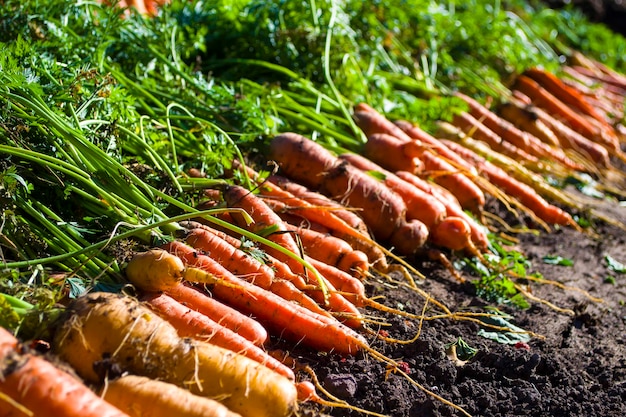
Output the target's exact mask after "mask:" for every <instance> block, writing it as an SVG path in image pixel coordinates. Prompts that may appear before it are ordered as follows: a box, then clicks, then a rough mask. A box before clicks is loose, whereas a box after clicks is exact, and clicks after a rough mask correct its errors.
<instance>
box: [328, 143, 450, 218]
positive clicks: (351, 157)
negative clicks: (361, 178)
mask: <svg viewBox="0 0 626 417" xmlns="http://www.w3.org/2000/svg"><path fill="white" fill-rule="evenodd" d="M339 158H341V159H343V160H345V161H348V162H349V163H350V164H352V165H353V166H355V167H357V168H358V169H360V170H362V171H365V172H376V173H378V174H382V179H381V181H382V182H383V183H384V184H385V185H386V186H387V187H389V188H390V189H391V190H392V191H395V192H396V193H398V194H399V195H400V196H401V197H402V199H403V200H404V202H405V203H406V206H407V211H406V216H407V218H409V219H411V218H412V219H418V220H420V221H422V222H423V223H424V224H425V225H426V227H428V229H429V230H432V229H433V228H434V227H435V226H436V225H437V224H438V223H440V222H441V221H442V220H443V219H444V218H445V216H446V208H445V207H444V205H443V204H442V203H441V202H439V200H437V199H436V198H434V197H433V196H431V195H429V194H426V193H423V192H421V190H419V189H417V188H415V187H414V186H412V185H411V184H409V183H408V182H406V181H404V180H403V179H401V178H399V177H398V176H396V175H395V174H393V173H391V172H389V171H387V170H386V169H384V168H382V167H381V166H379V165H377V164H376V163H374V162H372V161H371V160H369V159H367V158H364V157H363V156H361V155H357V154H342V155H339Z"/></svg>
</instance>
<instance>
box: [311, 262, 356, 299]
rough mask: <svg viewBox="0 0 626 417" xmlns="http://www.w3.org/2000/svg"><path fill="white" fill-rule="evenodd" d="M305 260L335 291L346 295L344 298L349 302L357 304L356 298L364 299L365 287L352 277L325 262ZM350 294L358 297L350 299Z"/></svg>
mask: <svg viewBox="0 0 626 417" xmlns="http://www.w3.org/2000/svg"><path fill="white" fill-rule="evenodd" d="M307 260H309V262H311V264H312V265H313V266H314V267H315V268H316V269H317V270H318V271H319V272H320V273H321V274H322V275H323V276H324V278H326V279H327V280H328V282H329V283H330V284H331V285H332V286H333V287H334V288H335V289H336V290H337V291H340V292H342V293H346V294H344V296H345V297H346V298H347V299H348V300H350V301H351V302H353V303H357V304H359V299H358V297H363V298H365V287H364V286H363V283H362V282H361V281H359V280H358V279H356V278H355V277H353V276H352V275H350V274H348V273H346V272H344V271H342V270H340V269H338V268H335V267H334V266H332V265H329V264H327V263H325V262H322V261H318V260H317V259H314V258H311V257H307ZM350 294H354V295H356V296H358V297H356V298H355V297H352V296H351V295H350Z"/></svg>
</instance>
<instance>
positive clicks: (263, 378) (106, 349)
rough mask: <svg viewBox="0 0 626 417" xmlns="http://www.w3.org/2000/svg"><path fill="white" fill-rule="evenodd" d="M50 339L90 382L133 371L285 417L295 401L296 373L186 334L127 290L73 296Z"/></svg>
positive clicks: (248, 412)
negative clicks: (286, 374) (291, 376)
mask: <svg viewBox="0 0 626 417" xmlns="http://www.w3.org/2000/svg"><path fill="white" fill-rule="evenodd" d="M181 275H182V272H181ZM52 345H53V350H54V351H55V352H56V353H57V354H58V355H59V357H60V358H61V359H63V360H65V361H67V362H68V363H69V364H70V365H71V366H72V367H73V368H74V369H75V370H76V372H77V373H78V374H79V375H80V376H81V377H83V378H84V379H86V380H88V381H90V382H94V383H101V382H102V381H103V380H104V379H105V378H106V376H107V374H108V373H110V372H128V373H131V374H135V375H140V376H145V377H148V378H151V379H158V380H161V381H164V382H167V383H170V384H174V385H176V386H178V387H185V388H187V389H188V390H189V391H190V392H191V393H193V394H195V395H201V396H204V397H208V398H219V401H220V402H221V403H222V404H224V405H225V406H226V407H228V408H229V409H230V410H232V411H234V412H236V413H239V414H242V415H245V416H249V417H279V416H280V417H287V416H290V415H291V414H292V413H293V412H294V411H295V410H296V409H297V395H298V394H297V390H296V387H295V384H294V383H293V381H290V380H289V379H288V378H285V377H284V376H282V375H279V374H278V373H276V372H274V371H272V370H271V369H269V368H267V367H265V366H264V365H261V364H260V363H258V362H256V361H254V360H252V359H249V358H246V357H245V356H242V355H239V354H237V353H234V352H232V351H230V350H227V349H224V348H221V347H218V346H215V345H212V344H210V343H206V342H202V341H198V340H194V339H191V338H181V337H180V336H178V334H177V333H176V329H175V328H174V327H173V326H172V325H171V324H169V323H168V322H167V321H165V320H163V319H162V318H160V317H159V316H158V315H157V314H156V313H154V312H152V311H151V310H150V309H149V308H148V307H146V306H145V305H143V304H141V303H140V302H138V301H137V300H136V299H134V298H132V297H129V296H124V295H120V294H112V293H91V294H87V295H85V296H82V297H79V298H77V299H75V300H73V301H72V303H70V305H69V306H68V307H67V310H66V316H65V318H64V320H62V321H61V322H60V326H59V328H58V329H57V331H56V335H55V338H54V340H53V343H52Z"/></svg>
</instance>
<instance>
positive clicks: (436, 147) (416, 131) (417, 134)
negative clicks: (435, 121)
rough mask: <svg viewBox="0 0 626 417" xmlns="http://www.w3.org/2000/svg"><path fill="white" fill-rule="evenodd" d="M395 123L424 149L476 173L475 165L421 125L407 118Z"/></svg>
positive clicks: (458, 166) (460, 167)
mask: <svg viewBox="0 0 626 417" xmlns="http://www.w3.org/2000/svg"><path fill="white" fill-rule="evenodd" d="M394 123H395V125H396V126H398V127H399V128H400V129H402V130H403V131H404V132H405V133H406V134H407V135H409V136H410V137H411V138H412V139H413V140H414V141H415V142H417V143H419V144H420V146H421V147H422V148H423V149H424V150H426V149H429V150H431V151H433V152H435V153H436V154H437V155H439V156H441V157H442V158H444V159H445V160H446V161H448V162H449V163H451V164H452V165H454V166H455V167H457V168H459V169H462V170H463V171H466V172H467V173H469V174H472V175H473V174H476V170H475V168H474V167H473V166H471V165H470V164H468V163H467V162H466V161H465V160H464V159H463V158H460V157H459V156H458V155H457V154H456V153H454V152H452V151H451V150H450V149H448V148H447V147H446V146H445V145H443V144H442V143H441V142H440V141H439V140H438V139H436V138H435V137H433V136H431V135H430V134H428V133H426V132H425V131H423V130H422V129H420V128H419V126H417V125H415V124H413V123H410V122H408V121H406V120H396V121H395V122H394Z"/></svg>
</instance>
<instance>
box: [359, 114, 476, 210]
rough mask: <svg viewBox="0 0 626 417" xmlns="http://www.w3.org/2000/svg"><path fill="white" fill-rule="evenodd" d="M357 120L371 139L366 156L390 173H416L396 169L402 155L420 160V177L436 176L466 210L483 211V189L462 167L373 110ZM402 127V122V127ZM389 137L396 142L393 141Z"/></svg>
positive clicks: (367, 145) (421, 135) (436, 179)
mask: <svg viewBox="0 0 626 417" xmlns="http://www.w3.org/2000/svg"><path fill="white" fill-rule="evenodd" d="M357 108H358V106H357ZM355 118H356V119H357V124H358V125H359V127H361V129H362V130H363V131H364V132H365V134H366V135H367V136H368V141H367V142H366V143H365V144H364V145H363V154H364V156H366V157H367V158H369V159H370V160H372V161H374V162H376V163H378V164H380V165H382V166H383V167H384V168H386V169H389V170H391V171H410V172H414V171H411V170H410V169H409V170H407V169H404V168H403V167H401V166H397V165H396V164H395V163H394V161H396V160H397V158H399V157H401V156H404V157H413V158H417V159H419V160H420V161H422V163H423V171H422V172H421V174H422V175H428V174H429V172H430V173H431V174H436V177H435V182H437V183H439V184H441V185H443V186H444V187H445V188H447V189H448V190H450V191H451V192H452V193H453V194H454V195H455V196H456V197H457V198H458V199H459V201H460V202H461V205H462V206H463V207H464V208H466V209H468V210H471V211H474V212H479V211H480V210H481V209H482V207H483V206H484V204H485V196H484V194H483V193H482V191H481V190H480V188H478V186H477V185H476V184H474V183H473V182H472V181H471V180H470V179H469V178H468V177H467V176H466V175H464V174H463V173H461V172H459V168H457V167H455V166H454V165H452V164H451V163H449V162H448V161H446V160H445V159H444V158H442V157H440V156H438V155H437V154H436V153H435V152H433V151H432V150H431V149H429V147H428V146H427V144H424V143H423V142H422V141H421V140H420V139H416V138H413V137H411V136H410V135H409V134H408V133H407V132H405V131H404V130H403V129H401V128H400V127H398V126H397V125H396V124H394V123H392V122H391V121H389V120H388V119H387V118H385V117H384V116H383V115H381V114H380V113H378V112H376V111H374V110H373V109H371V110H368V111H365V112H363V111H356V112H355ZM402 125H403V124H402V123H400V126H402ZM413 133H414V134H415V135H416V136H418V137H421V138H425V136H426V133H425V132H423V133H422V132H421V130H419V129H415V130H413ZM382 134H387V135H382ZM374 135H376V136H374ZM389 135H391V136H393V137H395V138H396V139H397V140H396V141H394V140H392V139H391V137H390V136H389ZM429 140H430V139H429ZM434 142H436V141H435V139H434V138H432V141H431V143H434ZM440 148H441V149H443V148H444V147H443V146H440ZM462 165H466V164H462Z"/></svg>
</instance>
